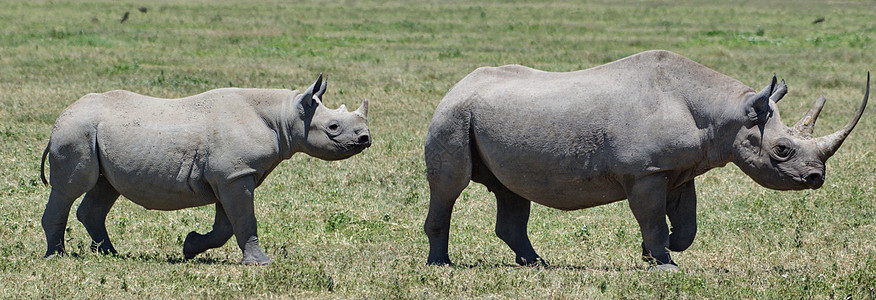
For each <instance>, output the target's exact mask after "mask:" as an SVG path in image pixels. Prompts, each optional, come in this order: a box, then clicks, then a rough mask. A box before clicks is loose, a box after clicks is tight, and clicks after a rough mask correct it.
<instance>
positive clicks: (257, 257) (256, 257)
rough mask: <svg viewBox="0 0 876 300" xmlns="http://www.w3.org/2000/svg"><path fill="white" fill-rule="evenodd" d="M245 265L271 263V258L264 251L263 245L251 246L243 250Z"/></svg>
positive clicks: (243, 262)
mask: <svg viewBox="0 0 876 300" xmlns="http://www.w3.org/2000/svg"><path fill="white" fill-rule="evenodd" d="M241 263H242V264H244V265H258V266H266V265H268V264H270V263H271V258H270V257H268V255H266V254H265V252H264V251H262V248H261V247H258V246H255V247H249V246H247V247H246V249H244V250H243V261H241Z"/></svg>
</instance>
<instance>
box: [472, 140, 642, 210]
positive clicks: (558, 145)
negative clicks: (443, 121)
mask: <svg viewBox="0 0 876 300" xmlns="http://www.w3.org/2000/svg"><path fill="white" fill-rule="evenodd" d="M503 125H504V124H503ZM503 125H494V126H492V127H489V128H490V129H483V128H482V130H479V131H477V132H476V133H475V135H476V142H475V144H476V149H477V151H478V153H477V154H476V155H479V156H480V158H481V160H482V161H483V163H484V165H485V166H486V167H487V168H488V169H489V170H490V172H491V173H492V174H493V175H494V176H496V178H497V179H498V180H499V181H500V182H501V183H502V184H503V185H505V186H506V187H508V189H510V190H511V191H513V192H514V193H516V194H518V195H520V196H522V197H524V198H526V199H529V200H530V201H533V202H536V203H539V204H542V205H545V206H549V207H554V208H558V209H565V210H573V209H582V208H587V207H593V206H597V205H603V204H607V203H611V202H615V201H618V200H623V199H625V198H626V193H625V192H624V190H623V187H622V186H621V185H620V184H619V183H618V182H617V180H616V177H615V176H614V173H613V172H611V170H612V167H613V166H612V164H616V163H617V161H616V160H613V159H609V158H608V157H606V156H607V154H606V150H605V149H604V148H605V147H606V146H605V143H606V142H605V141H604V136H605V134H604V133H603V132H601V131H600V130H601V129H599V128H595V129H592V130H590V131H587V130H579V131H576V132H573V133H572V134H568V133H566V135H565V136H562V135H560V134H558V133H552V132H550V131H549V130H548V131H545V130H542V131H536V130H532V129H529V128H527V129H521V128H519V127H518V128H516V129H517V130H512V129H511V128H503Z"/></svg>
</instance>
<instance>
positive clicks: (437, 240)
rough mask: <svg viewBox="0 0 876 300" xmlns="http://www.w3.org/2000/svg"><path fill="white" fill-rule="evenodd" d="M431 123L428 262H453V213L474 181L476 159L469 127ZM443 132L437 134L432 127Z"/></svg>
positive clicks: (427, 157)
mask: <svg viewBox="0 0 876 300" xmlns="http://www.w3.org/2000/svg"><path fill="white" fill-rule="evenodd" d="M433 127H434V128H432V127H430V132H429V136H428V137H427V139H426V147H425V161H426V175H427V176H426V177H427V179H428V180H429V214H428V215H427V216H426V222H425V224H424V225H423V230H424V231H425V232H426V236H427V237H428V238H429V256H428V258H427V259H426V264H427V265H452V264H453V263H452V262H451V261H450V256H449V255H448V250H447V249H448V245H447V244H448V240H449V238H450V216H451V214H452V213H453V205H454V204H456V198H458V197H459V194H460V193H462V190H464V189H465V187H466V186H468V183H469V181H471V172H472V161H471V150H470V147H471V146H470V145H469V144H468V136H467V134H468V133H467V131H466V130H450V129H448V130H447V131H446V132H445V131H443V129H441V128H443V127H441V126H433ZM433 130H434V131H436V132H441V134H434V135H433V132H432V131H433Z"/></svg>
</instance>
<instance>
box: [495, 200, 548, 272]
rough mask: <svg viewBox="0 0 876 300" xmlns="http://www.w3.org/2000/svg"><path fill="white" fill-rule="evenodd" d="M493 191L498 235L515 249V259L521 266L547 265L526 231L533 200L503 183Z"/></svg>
mask: <svg viewBox="0 0 876 300" xmlns="http://www.w3.org/2000/svg"><path fill="white" fill-rule="evenodd" d="M493 193H494V194H495V195H496V235H497V236H498V237H499V238H500V239H502V241H504V242H505V243H506V244H508V247H511V250H514V253H515V254H516V255H517V257H516V259H515V260H516V261H517V263H518V264H520V265H521V266H527V265H537V264H538V265H542V266H547V262H545V261H544V259H542V258H541V257H540V256H538V254H536V253H535V249H533V248H532V243H531V242H530V241H529V235H528V234H527V232H526V227H527V224H528V223H529V211H530V207H531V206H532V202H530V201H529V200H527V199H525V198H523V197H520V196H519V195H517V194H515V193H514V192H512V191H510V190H508V188H506V187H505V186H501V185H500V186H497V187H494V190H493Z"/></svg>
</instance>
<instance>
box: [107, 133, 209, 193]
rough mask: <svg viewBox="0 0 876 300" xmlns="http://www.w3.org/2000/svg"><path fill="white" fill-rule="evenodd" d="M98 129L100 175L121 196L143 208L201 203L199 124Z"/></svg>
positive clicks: (203, 151) (203, 153) (203, 154)
mask: <svg viewBox="0 0 876 300" xmlns="http://www.w3.org/2000/svg"><path fill="white" fill-rule="evenodd" d="M128 125H130V126H124V124H123V125H118V124H115V125H113V126H109V125H107V126H99V127H98V148H99V151H100V164H101V172H102V174H103V175H104V176H105V177H106V178H107V180H108V181H109V182H110V184H111V185H112V186H113V187H115V188H116V190H118V191H119V193H121V194H122V195H123V196H125V198H128V199H130V200H131V201H133V202H134V203H137V204H139V205H141V206H143V207H145V208H148V209H157V210H175V209H182V208H187V207H194V206H201V205H207V204H211V203H215V202H216V197H215V195H214V193H213V191H212V189H211V187H210V186H209V185H208V184H207V182H206V181H205V180H204V178H203V174H204V170H205V167H206V161H207V148H206V145H207V141H206V134H205V132H204V130H205V129H204V128H203V126H186V125H159V126H154V125H152V126H150V125H149V124H128Z"/></svg>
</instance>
